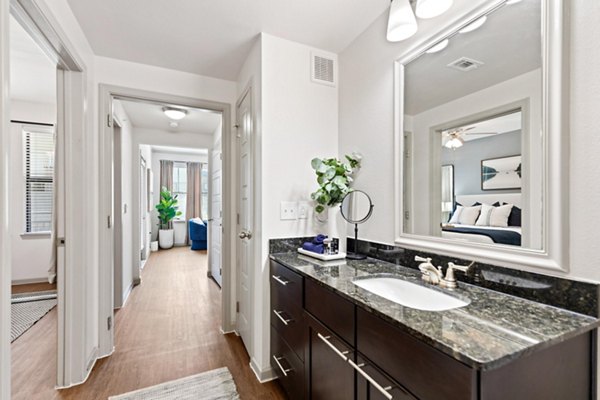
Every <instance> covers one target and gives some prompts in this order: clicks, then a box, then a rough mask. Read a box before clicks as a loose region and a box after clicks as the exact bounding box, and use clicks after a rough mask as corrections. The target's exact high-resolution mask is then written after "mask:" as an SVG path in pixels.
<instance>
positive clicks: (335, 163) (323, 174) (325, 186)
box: [310, 153, 362, 213]
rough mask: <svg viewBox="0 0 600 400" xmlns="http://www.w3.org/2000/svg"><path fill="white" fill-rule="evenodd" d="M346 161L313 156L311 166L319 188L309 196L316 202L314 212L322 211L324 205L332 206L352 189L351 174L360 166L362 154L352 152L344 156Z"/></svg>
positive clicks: (339, 201)
mask: <svg viewBox="0 0 600 400" xmlns="http://www.w3.org/2000/svg"><path fill="white" fill-rule="evenodd" d="M345 158H346V161H347V162H343V161H340V160H338V159H337V158H313V160H312V161H311V166H312V168H313V169H314V170H315V172H316V174H317V183H318V184H319V188H318V189H317V190H316V191H315V192H313V193H311V195H310V197H311V198H312V199H313V200H314V201H315V202H316V203H317V204H316V206H315V212H317V213H322V212H323V211H324V210H325V207H334V206H336V205H338V204H340V203H341V202H342V200H343V199H344V196H346V194H348V193H349V192H351V191H352V188H351V187H350V186H351V184H352V182H353V179H352V176H353V174H354V173H355V172H356V171H357V170H358V169H359V168H360V162H361V160H362V156H361V155H360V154H358V153H352V155H351V156H349V155H346V156H345Z"/></svg>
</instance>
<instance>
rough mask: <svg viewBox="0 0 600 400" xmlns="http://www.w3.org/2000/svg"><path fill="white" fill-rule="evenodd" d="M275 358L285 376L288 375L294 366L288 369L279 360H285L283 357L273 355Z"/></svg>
mask: <svg viewBox="0 0 600 400" xmlns="http://www.w3.org/2000/svg"><path fill="white" fill-rule="evenodd" d="M273 360H275V362H276V363H277V366H278V367H279V369H280V370H281V372H283V376H288V372H291V371H292V368H288V369H285V368H283V365H281V363H280V362H279V360H284V358H283V357H277V356H275V355H273Z"/></svg>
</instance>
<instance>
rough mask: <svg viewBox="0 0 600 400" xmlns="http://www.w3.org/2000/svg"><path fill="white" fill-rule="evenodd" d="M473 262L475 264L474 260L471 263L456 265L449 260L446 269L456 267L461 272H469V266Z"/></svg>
mask: <svg viewBox="0 0 600 400" xmlns="http://www.w3.org/2000/svg"><path fill="white" fill-rule="evenodd" d="M473 264H475V261H471V264H469V265H456V264H454V263H453V262H449V263H448V270H454V269H457V270H459V271H462V272H465V273H466V272H469V269H471V267H472V266H473Z"/></svg>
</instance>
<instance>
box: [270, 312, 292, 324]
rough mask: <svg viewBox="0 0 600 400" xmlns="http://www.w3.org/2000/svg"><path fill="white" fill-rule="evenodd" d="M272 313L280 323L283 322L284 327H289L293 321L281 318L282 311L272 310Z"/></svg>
mask: <svg viewBox="0 0 600 400" xmlns="http://www.w3.org/2000/svg"><path fill="white" fill-rule="evenodd" d="M273 312H274V313H275V315H277V318H279V319H280V320H281V322H283V324H284V325H289V323H290V322H292V321H293V319H285V318H283V317H282V316H281V313H282V311H277V310H273Z"/></svg>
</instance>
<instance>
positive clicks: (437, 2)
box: [416, 0, 452, 19]
mask: <svg viewBox="0 0 600 400" xmlns="http://www.w3.org/2000/svg"><path fill="white" fill-rule="evenodd" d="M451 6H452V0H417V9H416V14H417V17H419V18H423V19H427V18H433V17H437V16H438V15H442V14H443V13H445V12H446V11H448V9H449V8H450V7H451Z"/></svg>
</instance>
